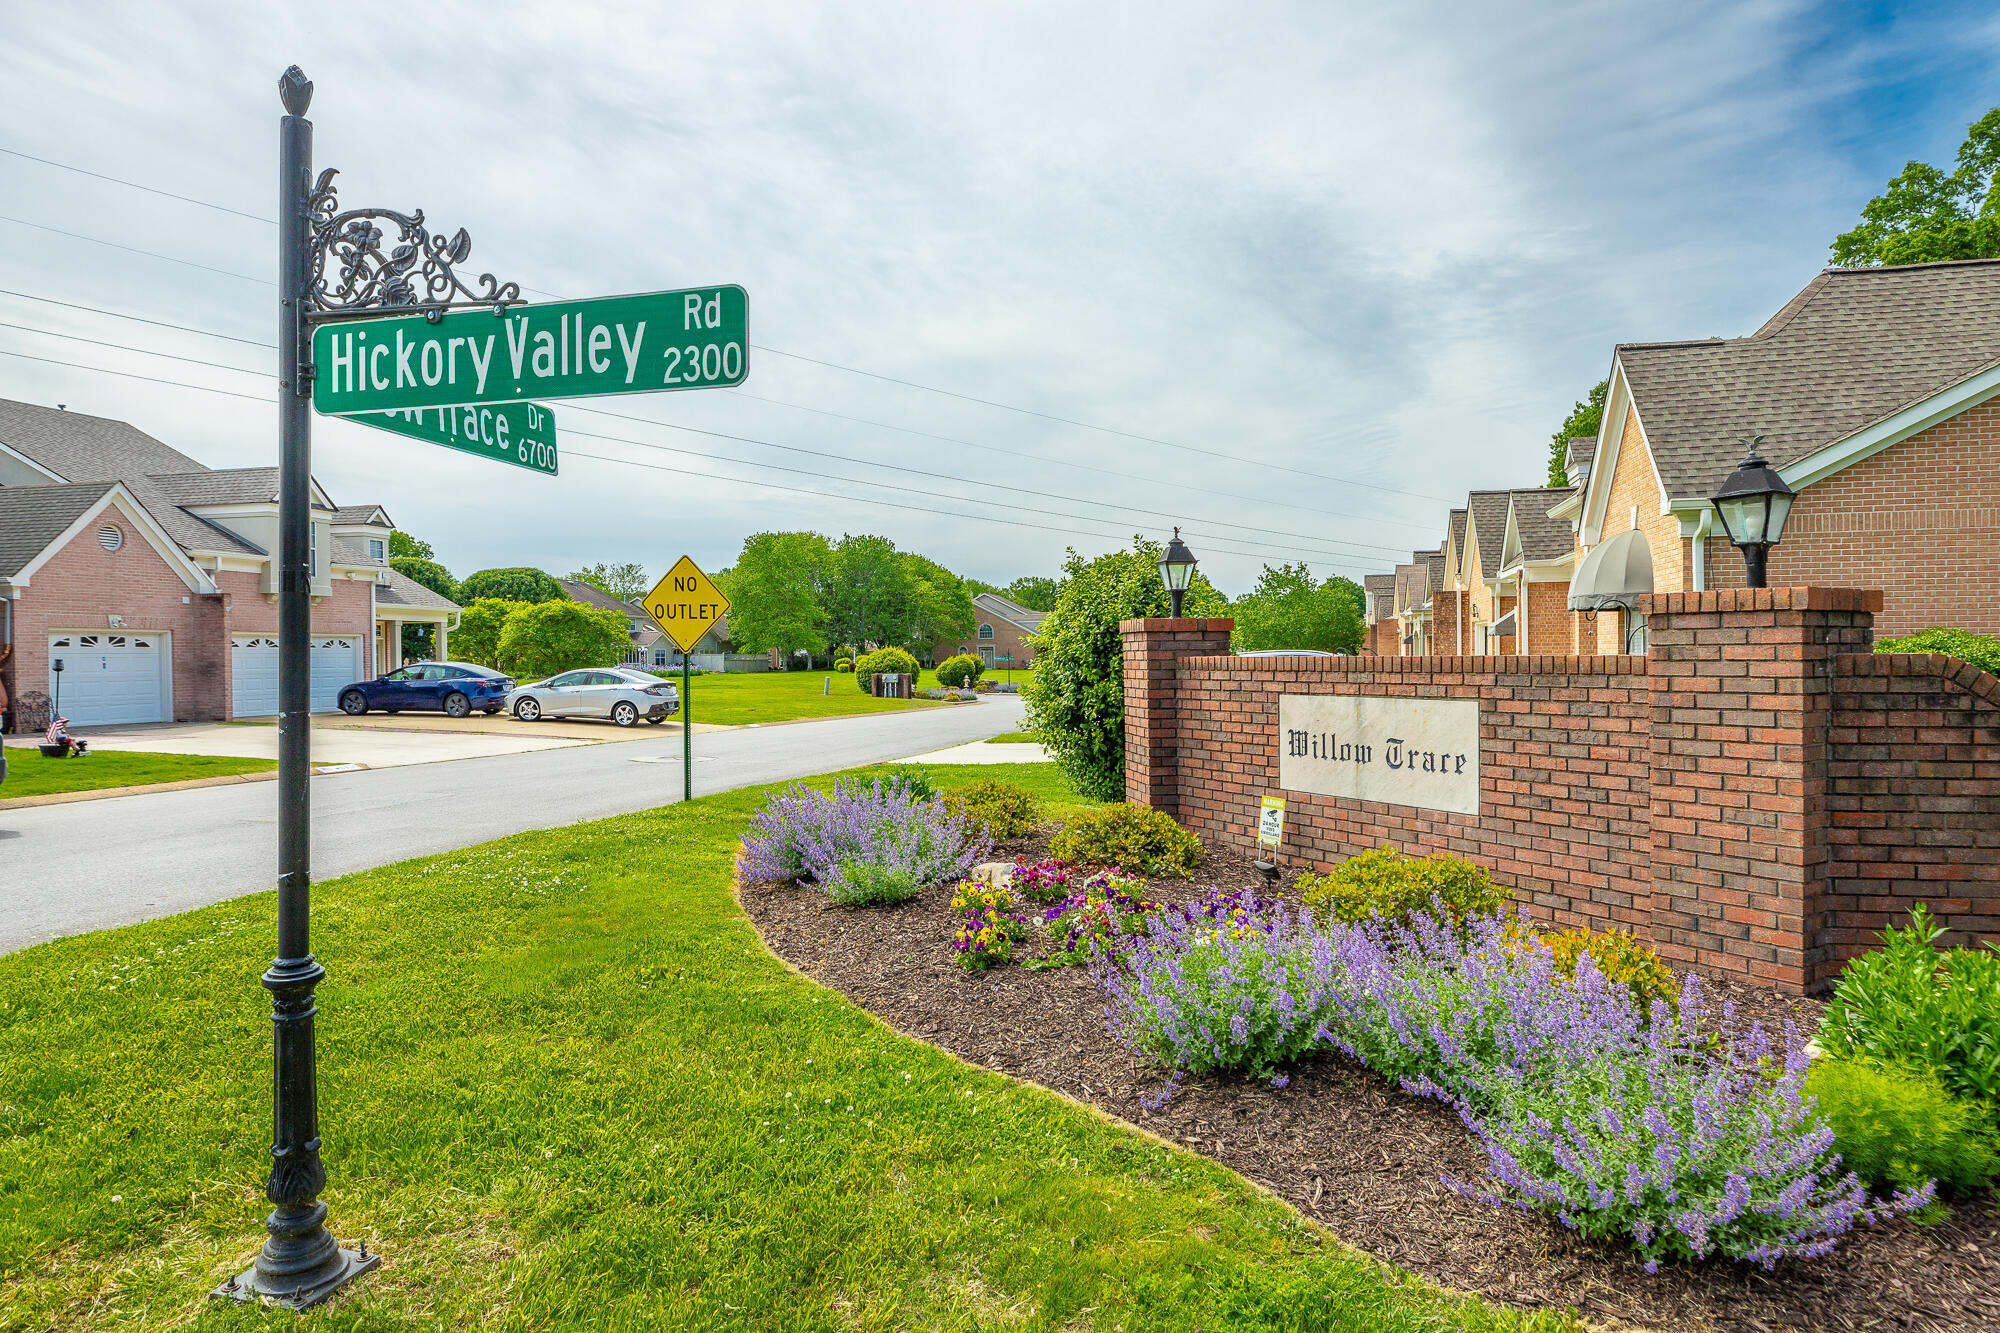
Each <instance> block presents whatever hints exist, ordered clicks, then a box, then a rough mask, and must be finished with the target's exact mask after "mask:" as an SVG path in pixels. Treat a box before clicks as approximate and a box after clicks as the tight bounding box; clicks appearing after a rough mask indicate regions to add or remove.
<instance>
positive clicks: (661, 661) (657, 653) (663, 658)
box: [653, 648, 667, 666]
mask: <svg viewBox="0 0 2000 1333" xmlns="http://www.w3.org/2000/svg"><path fill="white" fill-rule="evenodd" d="M666 664H667V650H666V649H664V648H655V649H654V650H653V665H654V666H665V665H666Z"/></svg>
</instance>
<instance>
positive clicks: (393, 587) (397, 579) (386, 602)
mask: <svg viewBox="0 0 2000 1333" xmlns="http://www.w3.org/2000/svg"><path fill="white" fill-rule="evenodd" d="M385 572H386V573H387V574H388V580H387V581H386V582H381V583H377V584H376V585H375V604H376V605H377V606H410V607H423V608H427V609H429V610H434V611H456V610H458V609H459V605H458V603H457V602H454V601H452V600H451V599H450V598H449V597H446V596H444V595H443V594H441V593H435V592H432V591H431V590H430V589H429V588H426V587H425V586H424V585H423V584H421V583H419V582H417V581H416V580H415V579H413V578H411V577H410V576H409V575H407V574H403V573H400V572H398V571H397V570H393V569H391V570H387V571H385Z"/></svg>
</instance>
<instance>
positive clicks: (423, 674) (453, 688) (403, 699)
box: [340, 662, 514, 717]
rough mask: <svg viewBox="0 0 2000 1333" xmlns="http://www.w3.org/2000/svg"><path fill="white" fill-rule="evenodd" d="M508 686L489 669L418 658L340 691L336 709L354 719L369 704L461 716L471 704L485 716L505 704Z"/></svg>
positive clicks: (508, 681) (392, 710) (393, 709)
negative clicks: (416, 661)
mask: <svg viewBox="0 0 2000 1333" xmlns="http://www.w3.org/2000/svg"><path fill="white" fill-rule="evenodd" d="M513 688H514V681H513V679H512V678H511V677H509V676H506V675H504V674H502V673H501V672H498V671H495V670H493V669H492V668H491V667H483V666H474V665H472V664H471V663H470V662H418V663H415V664H414V665H411V666H406V667H398V668H397V669H396V670H394V671H391V672H389V673H388V674H386V675H382V676H377V677H376V678H375V679H374V680H360V681H356V682H355V683H354V684H352V685H349V686H348V687H347V688H346V689H343V690H342V691H341V692H340V711H341V712H343V713H346V714H347V715H348V716H349V717H360V716H361V715H362V714H363V713H365V712H367V711H368V710H369V709H371V708H379V709H381V710H382V711H383V712H385V713H400V712H402V711H403V710H404V709H406V708H409V709H430V708H436V709H441V710H443V712H444V714H445V716H447V717H465V716H467V715H468V714H470V713H471V712H472V710H473V709H475V708H476V709H478V710H479V711H480V712H482V713H485V714H487V715H488V716H489V717H490V716H491V715H493V714H494V713H497V712H499V711H500V710H501V709H502V708H504V707H506V706H507V692H508V691H509V690H512V689H513Z"/></svg>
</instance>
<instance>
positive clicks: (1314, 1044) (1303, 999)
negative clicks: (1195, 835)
mask: <svg viewBox="0 0 2000 1333" xmlns="http://www.w3.org/2000/svg"><path fill="white" fill-rule="evenodd" d="M1211 906H1215V905H1214V904H1211ZM1091 975H1092V977H1093V978H1094V979H1095V980H1096V982H1097V984H1098V986H1099V987H1100V988H1101V989H1102V990H1103V991H1104V993H1105V995H1106V997H1107V999H1108V1000H1109V1005H1108V1007H1107V1009H1106V1016H1107V1017H1108V1018H1109V1020H1110V1029H1111V1033H1112V1035H1113V1036H1115V1037H1118V1038H1120V1039H1121V1040H1123V1041H1124V1042H1125V1043H1126V1045H1128V1046H1129V1047H1130V1048H1131V1049H1132V1050H1133V1051H1134V1052H1136V1053H1138V1054H1140V1055H1143V1056H1146V1057H1148V1058H1150V1059H1152V1060H1154V1061H1156V1062H1158V1063H1159V1064H1162V1065H1165V1066H1168V1067H1169V1068H1172V1069H1174V1070H1175V1071H1177V1075H1178V1074H1190V1073H1191V1074H1202V1073H1207V1072H1209V1071H1212V1070H1231V1071H1235V1070H1242V1071H1247V1072H1249V1073H1253V1074H1256V1075H1258V1076H1259V1077H1262V1078H1269V1079H1271V1080H1272V1081H1273V1082H1274V1083H1275V1084H1276V1085H1277V1086H1279V1087H1283V1086H1284V1085H1285V1083H1286V1082H1287V1081H1288V1079H1287V1076H1285V1075H1283V1074H1281V1073H1280V1072H1279V1067H1280V1066H1282V1065H1285V1064H1289V1063H1291V1062H1292V1061H1295V1060H1297V1059H1299V1058H1301V1057H1303V1056H1305V1055H1308V1054H1310V1053H1311V1052H1312V1051H1314V1050H1315V1049H1319V1048H1321V1047H1322V1046H1323V1045H1324V1043H1325V1039H1324V1035H1323V1033H1324V1030H1325V1024H1326V1023H1327V1022H1328V1021H1329V1020H1330V1019H1331V1018H1332V1017H1333V1015H1334V1012H1335V1007H1336V1005H1337V1004H1338V1002H1339V999H1340V992H1339V987H1338V980H1339V978H1338V972H1337V968H1336V963H1335V958H1334V953H1333V948H1332V941H1331V939H1330V938H1329V936H1327V935H1326V934H1325V933H1323V932H1320V931H1317V930H1315V929H1313V926H1312V923H1311V920H1310V918H1305V919H1294V918H1293V917H1292V916H1291V914H1290V913H1289V912H1288V911H1286V910H1285V909H1284V908H1283V907H1275V908H1272V909H1271V910H1270V911H1269V912H1268V914H1266V915H1262V916H1256V917H1252V916H1248V915H1245V916H1241V917H1239V916H1234V915H1232V914H1231V913H1229V912H1228V911H1220V910H1218V911H1211V912H1206V913H1204V912H1201V911H1189V910H1185V909H1183V910H1168V911H1163V912H1159V913H1156V914H1155V915H1154V916H1153V917H1152V918H1151V919H1150V920H1149V921H1148V922H1147V931H1146V933H1145V934H1144V935H1139V936H1134V937H1133V938H1131V939H1130V940H1128V941H1126V943H1125V947H1124V948H1123V949H1122V950H1118V949H1112V948H1107V947H1102V946H1100V947H1098V948H1097V949H1096V950H1095V951H1094V952H1093V955H1092V958H1091Z"/></svg>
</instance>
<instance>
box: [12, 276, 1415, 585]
mask: <svg viewBox="0 0 2000 1333" xmlns="http://www.w3.org/2000/svg"><path fill="white" fill-rule="evenodd" d="M0 296H14V297H19V298H21V299H22V300H27V301H41V302H44V303H46V304H49V305H58V306H62V307H64V308H65V309H69V310H86V311H89V312H91V313H93V314H98V315H108V316H110V317H111V318H113V319H127V320H133V321H136V322H138V323H141V324H151V325H154V326H156V327H158V328H165V329H174V330H177V331H178V332H181V333H196V334H202V335H204V336H206V337H210V338H223V339H227V340H228V341H230V342H236V343H242V344H244V345H246V346H250V347H268V348H272V349H276V347H277V344H276V343H273V342H258V341H256V340H254V339H250V338H237V337H233V336H231V335H230V334H226V333H216V332H214V331H213V330H211V329H198V328H193V327H191V326H189V325H186V324H168V323H165V322H164V321H161V320H156V319H145V318H142V317H141V316H138V315H128V314H125V313H124V312H122V311H118V310H106V309H104V308H103V307H101V306H93V305H82V304H80V303H78V302H75V301H58V300H55V299H54V298H53V297H47V296H35V295H32V294H30V293H28V292H17V291H13V290H11V289H8V288H0ZM8 327H12V328H21V327H24V326H22V325H9V326H8ZM31 331H33V332H40V331H41V330H31ZM51 336H55V337H65V336H70V335H63V334H55V335H51ZM82 341H88V340H87V339H85V340H82ZM103 345H104V346H116V345H117V344H113V343H106V344H103ZM124 350H127V351H139V350H141V349H139V348H126V349H124ZM151 355H161V356H164V355H166V354H165V353H152V354H151ZM196 364H200V365H214V364H217V363H215V362H198V363H196ZM222 368H223V369H225V370H227V369H233V368H234V367H228V366H224V367H222ZM725 392H727V393H731V394H734V395H736V396H737V397H740V398H747V399H750V400H751V401H752V402H759V403H769V404H772V405H773V406H776V407H789V408H792V409H794V410H796V411H800V412H811V413H813V414H814V415H816V416H824V417H832V418H834V419H835V420H837V421H848V422H852V423H854V424H855V425H858V426H871V427H874V428H876V429H879V430H893V431H899V432H901V433H903V434H906V435H915V436H918V437H920V438H923V439H927V440H940V441H942V442H944V443H946V444H957V445H963V446H964V447H966V448H968V449H981V450H985V451H987V452H989V453H996V454H1000V455H1002V456H1004V457H1008V458H1019V459H1023V460H1026V461H1029V462H1034V463H1044V464H1053V465H1055V466H1057V467H1068V468H1076V469H1079V470H1081V471H1084V472H1095V473H1099V474H1101V475H1103V476H1107V477H1119V478H1123V479H1124V480H1127V481H1137V482H1144V483H1147V484H1152V485H1161V486H1169V487H1172V488H1173V489H1175V490H1182V491H1189V492H1191V493H1193V494H1196V495H1205V496H1210V497H1213V498H1221V499H1231V500H1246V501H1249V502H1250V503H1252V504H1261V505H1276V506H1278V507H1280V508H1284V509H1296V510H1298V511H1299V512H1301V513H1308V514H1313V515H1315V516H1319V517H1326V516H1331V517H1338V518H1361V519H1364V520H1368V521H1373V522H1396V523H1400V522H1401V521H1402V520H1384V519H1379V518H1375V517H1374V516H1372V515H1366V514H1354V513H1352V512H1351V511H1348V510H1338V509H1326V508H1323V507H1320V506H1316V505H1301V504H1293V503H1291V502H1289V501H1285V500H1277V499H1272V498H1271V497H1268V496H1261V495H1244V494H1242V493H1240V492H1237V491H1217V490H1211V489H1209V488H1207V487H1202V486H1190V485H1187V484H1186V483H1184V482H1173V481H1166V480H1163V479H1160V478H1156V477H1145V476H1140V475H1138V474H1136V473H1131V472H1119V471H1117V470H1115V469H1113V468H1103V467H1097V466H1095V465H1093V464H1090V463H1074V462H1070V461H1069V460H1067V459H1060V458H1045V457H1043V456H1042V455H1040V454H1031V453H1028V452H1026V451H1024V450H1017V449H1003V448H1001V447H1000V446H999V445H994V444H981V443H979V442H978V441H976V440H962V439H959V438H957V437H955V436H951V435H938V434H936V433H934V432H931V431H926V430H917V429H915V428H913V427H910V426H896V425H892V424H890V423H888V422H886V421H870V420H868V419H867V418H865V417H855V416H849V415H847V414H846V413H844V412H833V411H829V410H828V409H826V408H822V407H811V406H808V405H806V404H804V403H794V402H789V401H787V400H785V399H783V398H767V397H764V396H763V395H761V394H754V393H750V392H748V391H746V390H743V389H728V390H725ZM575 410H577V411H585V412H587V411H599V412H602V413H603V415H605V416H620V414H619V413H616V412H603V409H593V408H577V409H575ZM621 419H622V420H626V421H635V422H641V423H643V424H646V425H653V426H662V427H665V428H667V429H669V430H692V429H694V428H693V427H683V426H679V425H676V424H675V423H673V422H670V421H661V420H659V419H658V418H655V417H638V416H622V417H621ZM730 438H737V437H730ZM773 447H782V446H773ZM831 456H832V457H843V455H831ZM850 461H852V460H850ZM883 466H891V465H886V464H885V465H883ZM958 480H964V479H963V478H959V479H958ZM976 484H981V485H983V484H985V483H976ZM1040 493H1041V492H1035V494H1040ZM1069 498H1071V499H1081V497H1077V496H1071V497H1069ZM1083 503H1087V504H1094V503H1098V502H1097V501H1087V500H1086V501H1083ZM1118 507H1119V508H1126V509H1130V508H1133V506H1130V505H1121V506H1118ZM1144 512H1152V513H1156V514H1157V513H1158V511H1144ZM1207 521H1208V522H1211V523H1220V524H1221V526H1223V527H1240V528H1247V529H1249V530H1250V531H1256V532H1272V533H1276V534H1277V535H1281V536H1290V537H1302V538H1304V539H1305V540H1308V541H1315V542H1319V543H1321V544H1323V545H1328V546H1347V547H1353V548H1356V549H1357V550H1365V551H1387V552H1390V553H1393V554H1400V553H1401V551H1402V548H1401V547H1400V546H1384V545H1382V544H1381V543H1379V542H1357V541H1349V540H1347V539H1345V538H1338V537H1315V536H1309V535H1308V534H1305V533H1293V532H1285V531H1283V530H1282V529H1276V528H1266V527H1251V525H1249V524H1243V523H1224V522H1222V520H1220V519H1210V520H1207Z"/></svg>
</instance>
